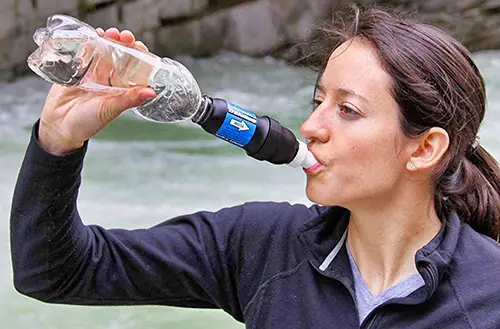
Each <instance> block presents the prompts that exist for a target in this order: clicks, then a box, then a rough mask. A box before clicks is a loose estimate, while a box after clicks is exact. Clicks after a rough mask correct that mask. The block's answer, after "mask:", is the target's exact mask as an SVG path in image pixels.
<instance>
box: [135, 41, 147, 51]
mask: <svg viewBox="0 0 500 329" xmlns="http://www.w3.org/2000/svg"><path fill="white" fill-rule="evenodd" d="M134 47H135V48H137V49H139V50H142V51H145V52H148V51H149V49H148V47H146V45H145V44H144V43H143V42H142V41H136V42H135V45H134Z"/></svg>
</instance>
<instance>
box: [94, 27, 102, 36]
mask: <svg viewBox="0 0 500 329" xmlns="http://www.w3.org/2000/svg"><path fill="white" fill-rule="evenodd" d="M95 31H96V32H97V34H99V36H101V37H102V36H103V35H104V30H103V29H102V28H100V27H98V28H96V29H95Z"/></svg>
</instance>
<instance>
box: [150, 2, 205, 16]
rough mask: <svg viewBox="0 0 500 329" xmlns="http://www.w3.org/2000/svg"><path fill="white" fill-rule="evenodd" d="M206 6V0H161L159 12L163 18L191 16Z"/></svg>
mask: <svg viewBox="0 0 500 329" xmlns="http://www.w3.org/2000/svg"><path fill="white" fill-rule="evenodd" d="M207 7H208V0H161V1H160V3H159V14H160V17H161V18H163V19H173V18H179V17H187V16H192V15H194V14H197V13H199V12H200V11H202V10H203V9H205V8H207Z"/></svg>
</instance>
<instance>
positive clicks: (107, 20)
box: [83, 4, 122, 29]
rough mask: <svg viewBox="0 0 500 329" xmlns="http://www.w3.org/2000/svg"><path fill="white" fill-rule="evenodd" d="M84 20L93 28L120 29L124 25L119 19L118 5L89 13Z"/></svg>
mask: <svg viewBox="0 0 500 329" xmlns="http://www.w3.org/2000/svg"><path fill="white" fill-rule="evenodd" d="M83 20H84V21H85V22H86V23H88V24H90V25H92V26H93V27H101V28H103V29H107V28H109V27H112V26H115V27H120V26H121V25H122V23H121V22H120V21H119V19H118V5H116V4H113V5H110V6H106V7H105V8H102V9H101V10H97V11H94V12H91V13H88V14H87V15H85V17H84V18H83Z"/></svg>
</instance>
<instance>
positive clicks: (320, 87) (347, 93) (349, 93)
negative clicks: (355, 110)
mask: <svg viewBox="0 0 500 329" xmlns="http://www.w3.org/2000/svg"><path fill="white" fill-rule="evenodd" d="M317 89H318V90H319V91H321V92H322V93H324V94H326V88H325V86H324V85H323V84H322V83H321V81H319V82H318V85H317ZM335 92H337V93H338V94H340V95H341V96H343V97H346V96H353V97H356V98H359V99H361V100H363V101H365V102H369V101H368V99H366V97H364V96H362V95H360V94H357V93H355V92H354V90H351V89H346V88H337V89H335Z"/></svg>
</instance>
